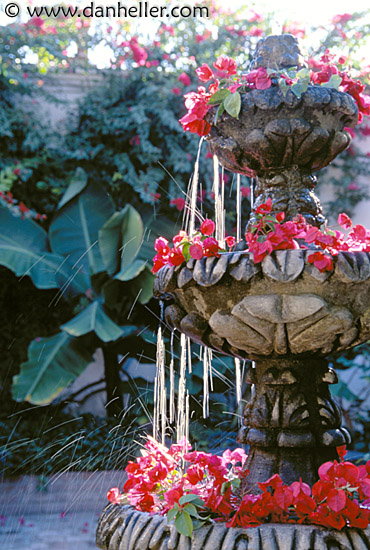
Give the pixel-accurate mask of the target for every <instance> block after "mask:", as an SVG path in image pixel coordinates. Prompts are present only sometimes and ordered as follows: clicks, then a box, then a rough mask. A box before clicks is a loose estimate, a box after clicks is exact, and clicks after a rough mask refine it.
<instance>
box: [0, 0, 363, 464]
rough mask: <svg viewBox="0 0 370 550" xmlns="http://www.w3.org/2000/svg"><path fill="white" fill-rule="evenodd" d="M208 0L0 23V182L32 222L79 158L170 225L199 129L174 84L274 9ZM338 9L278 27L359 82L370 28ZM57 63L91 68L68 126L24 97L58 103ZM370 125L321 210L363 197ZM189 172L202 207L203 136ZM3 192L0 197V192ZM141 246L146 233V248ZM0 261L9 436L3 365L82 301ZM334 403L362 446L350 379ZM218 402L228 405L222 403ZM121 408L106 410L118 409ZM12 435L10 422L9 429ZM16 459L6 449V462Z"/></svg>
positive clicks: (146, 215) (147, 320)
mask: <svg viewBox="0 0 370 550" xmlns="http://www.w3.org/2000/svg"><path fill="white" fill-rule="evenodd" d="M207 5H208V6H209V8H210V10H211V14H212V24H211V25H210V24H209V21H207V20H201V19H192V18H190V19H180V20H178V19H177V20H176V19H174V20H166V21H164V22H158V26H157V28H156V30H155V31H154V30H153V31H152V33H151V35H150V36H148V34H147V33H146V32H142V31H140V26H136V27H135V25H134V24H130V23H128V22H127V21H120V20H114V21H102V22H95V25H94V30H93V31H92V30H91V29H90V27H91V20H90V19H87V18H85V19H84V18H79V19H72V18H64V17H59V18H42V19H41V18H37V17H36V18H33V19H31V20H29V21H27V22H16V23H14V24H11V25H7V26H4V27H0V101H1V105H2V108H1V111H0V151H1V153H0V191H2V192H3V193H4V194H6V193H9V192H10V193H12V196H13V197H14V200H15V201H16V203H17V204H18V206H20V205H23V207H22V208H23V213H25V214H26V215H31V214H32V215H36V212H38V213H40V214H41V215H46V216H47V218H46V220H44V221H37V222H36V223H40V224H42V225H43V227H44V228H45V229H46V230H47V229H48V228H49V226H50V223H51V222H52V220H53V216H55V215H56V211H57V205H58V203H59V201H60V198H61V196H62V195H63V193H64V192H65V191H66V189H67V188H68V186H69V185H70V183H71V181H72V180H73V178H74V175H75V173H76V169H81V168H82V169H83V170H84V172H85V173H86V175H87V181H88V182H89V184H94V185H98V186H99V187H101V188H102V189H103V190H105V191H107V192H108V193H109V194H110V196H111V197H112V198H113V201H114V204H115V207H116V209H117V210H120V209H122V208H124V206H125V205H126V204H128V203H130V204H131V205H133V206H134V207H135V208H136V209H137V210H138V211H139V212H140V214H141V217H142V218H143V221H144V225H145V226H148V225H149V224H150V223H151V222H152V220H153V219H154V220H155V221H156V222H157V225H156V227H157V233H158V234H159V233H162V234H163V233H164V234H166V233H167V235H168V236H171V235H173V234H175V233H176V231H177V229H179V228H180V226H181V222H182V217H183V214H184V210H183V205H184V199H185V193H186V187H187V184H188V181H189V177H190V176H191V172H192V169H193V165H194V161H195V158H196V154H197V149H198V139H197V138H196V137H194V136H193V135H190V134H184V132H183V131H182V128H181V126H180V125H179V124H178V119H179V118H180V117H181V116H182V115H183V114H184V111H185V110H184V106H183V97H182V96H183V94H184V93H187V92H189V91H190V90H192V89H194V88H195V87H196V86H197V85H198V84H199V83H198V80H197V77H196V75H195V68H196V67H197V66H199V65H201V64H202V63H204V62H206V63H208V64H212V62H213V60H214V59H215V58H216V57H217V56H218V55H220V54H227V55H231V56H233V57H234V58H236V59H237V61H238V63H239V64H240V65H242V66H245V67H248V64H249V62H250V59H251V55H252V53H253V50H254V47H255V45H256V43H257V41H258V39H259V37H260V36H261V35H266V34H269V33H271V30H272V24H273V21H274V16H273V14H264V15H262V14H258V13H256V12H254V11H252V10H250V9H248V8H246V7H244V8H240V10H238V11H237V12H236V13H235V12H234V13H232V14H230V13H228V12H225V11H223V10H222V9H221V8H219V7H217V8H216V7H215V5H214V4H212V3H210V2H209V3H207ZM346 15H347V14H343V15H338V16H337V17H336V18H334V19H333V20H332V21H330V22H328V24H327V25H325V27H323V26H322V25H321V26H320V28H316V29H311V28H305V27H304V26H303V25H299V24H297V23H296V22H294V21H289V20H287V21H286V23H285V25H284V31H285V32H292V33H293V34H294V35H296V36H297V37H298V38H299V39H302V41H304V40H305V39H306V41H307V44H308V50H309V52H308V56H309V57H315V58H318V57H319V56H320V55H321V54H322V53H324V51H325V49H326V48H330V50H331V51H333V52H334V53H340V54H342V55H346V56H349V58H350V59H351V62H352V65H353V69H354V71H355V72H357V74H358V76H359V78H360V79H361V80H362V81H364V82H367V80H368V74H369V64H368V61H364V60H362V59H361V57H360V54H359V52H360V51H361V47H362V46H363V45H364V43H365V41H366V39H367V37H368V36H369V34H370V26H369V24H368V23H367V22H366V21H367V20H366V14H364V13H355V14H352V15H351V16H350V17H347V16H346ZM323 29H324V31H323ZM312 37H320V38H319V39H318V38H316V39H315V38H314V39H312ZM308 39H310V40H308ZM25 45H26V46H27V47H26V48H25ZM102 47H105V48H109V50H104V51H109V55H107V60H109V61H107V62H106V63H105V65H106V67H105V68H104V69H100V70H98V69H96V67H95V66H94V64H93V62H92V61H93V59H94V54H93V53H91V52H97V51H98V49H99V48H102ZM73 52H74V53H73ZM31 54H32V57H31ZM66 72H67V73H77V74H81V75H83V74H90V75H91V74H99V75H102V79H101V85H100V86H99V88H97V89H95V90H94V91H93V92H92V93H90V94H89V95H87V96H86V98H85V99H84V100H83V101H82V102H81V103H80V105H79V108H78V111H77V112H75V113H73V114H72V116H71V119H70V121H69V124H68V127H67V129H66V130H65V131H64V132H63V133H61V132H60V131H59V128H57V129H53V128H52V127H50V126H49V125H46V124H45V123H44V122H43V117H41V116H40V115H39V113H38V111H37V109H36V108H35V104H34V102H35V101H38V100H39V99H42V101H49V102H56V105H57V101H58V100H56V99H55V98H52V97H50V96H49V95H48V94H47V92H45V89H46V88H47V86H45V82H46V81H47V78H48V74H49V75H50V74H51V75H53V74H56V73H57V74H63V73H66ZM368 134H369V130H368V128H367V127H366V124H363V125H362V126H361V127H359V129H358V130H356V139H355V141H354V145H353V146H351V148H350V149H349V150H347V151H346V152H345V153H344V154H343V155H342V156H341V158H340V159H339V160H338V161H336V166H337V167H338V168H339V169H340V171H338V172H336V174H338V177H335V178H334V179H331V183H332V185H333V187H332V193H331V199H330V202H329V204H328V207H329V212H330V213H332V214H334V213H338V212H339V211H346V212H347V213H348V214H353V212H354V209H355V208H356V205H358V204H359V202H360V201H361V200H363V199H364V198H368V197H369V191H368V185H367V184H366V183H364V180H361V179H359V178H358V176H359V175H363V174H366V173H368V168H369V158H368V154H366V152H365V153H364V152H363V148H362V147H361V140H362V139H363V138H364V137H366V136H367V135H368ZM356 144H358V145H356ZM200 174H201V178H200V179H201V184H202V189H203V193H202V195H201V197H200V199H201V200H200V201H199V208H200V209H201V211H202V212H203V213H204V214H205V215H206V214H207V215H210V216H212V211H213V205H212V200H211V186H212V160H211V158H209V155H207V148H206V144H203V149H202V154H201V157H200ZM327 177H328V176H327V174H325V172H323V173H322V174H321V175H320V179H321V181H322V182H325V180H326V179H327ZM225 181H226V182H227V183H228V184H229V189H230V194H228V197H227V211H228V219H227V226H228V230H229V231H230V232H232V231H233V229H234V226H235V218H234V214H233V212H234V211H235V209H234V204H235V185H233V175H232V174H231V173H227V172H226V173H225ZM361 182H362V183H361ZM242 186H243V187H245V190H246V191H245V193H244V197H243V212H244V218H245V219H244V221H246V218H247V216H248V213H249V208H250V206H249V197H248V187H249V181H248V180H247V178H243V181H242ZM0 200H1V199H0ZM1 204H2V206H3V208H5V207H7V206H6V205H5V203H4V201H3V202H2V203H1ZM8 206H9V205H8ZM12 208H14V205H13V206H12ZM15 208H16V210H17V208H18V207H15ZM27 209H30V211H29V212H28V211H27ZM19 221H20V222H21V219H20V220H19ZM0 223H1V221H0ZM149 250H150V247H147V248H146V253H147V255H148V259H149V257H150V252H149ZM0 269H1V271H0V276H1V282H2V283H3V284H2V285H1V290H0V292H1V297H2V303H3V304H5V307H3V308H2V313H1V317H0V329H1V334H2V354H1V361H0V384H1V395H2V400H3V404H4V405H3V408H2V412H1V418H0V419H1V420H2V421H3V422H5V423H6V424H7V425H8V426H10V431H9V432H7V436H6V437H7V441H8V438H9V434H11V433H13V434H17V433H18V436H19V437H21V436H20V435H19V434H20V432H17V430H15V429H14V428H15V423H14V421H13V420H9V416H10V415H11V414H14V413H17V414H18V413H22V411H23V410H25V409H27V408H28V407H29V405H27V404H24V403H15V402H14V401H13V400H12V398H11V390H10V388H11V383H12V378H13V376H14V375H16V374H17V373H18V372H19V369H20V366H21V364H22V363H24V362H25V360H26V358H27V347H28V344H29V343H30V342H31V341H32V340H33V339H34V338H36V337H48V336H50V335H52V334H55V333H57V332H58V329H59V326H60V325H62V324H63V323H65V322H66V321H67V320H68V319H70V318H71V317H72V316H73V315H74V314H76V313H78V311H81V309H83V308H84V307H85V306H86V301H87V298H86V296H85V295H76V296H73V297H71V298H70V299H69V301H67V300H66V301H63V300H62V301H59V302H58V306H57V307H52V308H50V307H48V304H50V302H51V301H52V299H53V296H54V295H55V291H54V290H40V289H37V288H35V286H34V285H33V284H32V282H31V281H30V280H29V278H28V277H24V278H22V280H21V281H19V280H18V279H17V278H16V277H15V275H14V274H12V273H11V271H10V270H8V269H6V268H5V267H2V268H0ZM138 307H140V306H138ZM143 312H144V310H140V309H139V310H138V312H137V329H138V333H139V332H140V331H141V330H142V329H143V328H144V327H145V328H146V329H147V330H148V332H149V333H153V331H155V329H156V327H157V318H158V315H159V307H158V304H156V303H155V302H153V301H151V302H149V304H147V306H146V309H145V312H146V314H145V315H144V318H143V319H142V320H141V321H140V320H139V318H141V317H142V316H143ZM149 339H150V338H149ZM127 348H129V349H130V351H131V353H132V355H134V356H136V355H140V354H142V353H143V352H144V353H145V355H146V357H148V360H149V361H154V360H155V350H154V346H150V344H148V343H147V342H145V341H143V342H140V344H138V339H137V338H133V337H131V339H129V340H126V341H118V343H117V344H116V347H115V350H114V353H115V354H116V355H118V354H119V353H121V352H122V354H123V355H124V354H125V353H126V351H127ZM361 352H362V355H363V357H365V360H364V364H363V366H362V367H361V368H362V371H361V372H362V373H363V376H365V377H367V376H368V368H369V367H368V360H367V359H366V357H368V356H369V349H368V346H363V348H362V350H361ZM357 354H358V352H355V353H354V354H353V353H350V354H347V355H343V356H342V357H339V358H333V361H334V362H335V363H336V365H337V366H338V367H339V368H340V367H341V366H342V367H345V368H348V366H351V365H353V363H354V362H355V356H356V355H357ZM366 361H367V362H366ZM225 364H226V366H223V367H222V366H221V365H220V366H219V371H220V372H221V374H222V375H223V376H224V378H222V376H221V378H220V379H219V382H218V384H219V387H218V390H219V391H218V393H216V395H215V396H214V404H213V405H211V409H212V411H213V413H212V414H213V417H212V418H211V419H210V421H201V420H199V422H198V426H199V427H198V428H196V430H195V431H196V432H197V435H196V438H197V439H198V441H199V444H203V445H206V443H205V442H206V441H207V439H208V440H209V438H210V436H212V437H214V432H215V428H213V429H212V428H211V425H212V424H213V426H215V425H218V426H219V428H220V429H221V431H224V432H225V430H226V426H225V424H224V423H225V418H226V419H227V421H228V419H229V418H230V424H229V427H228V428H227V429H228V430H229V431H230V432H233V431H235V430H236V429H237V422H236V420H235V417H233V415H232V413H233V411H234V410H235V395H234V393H235V392H234V389H233V384H232V378H233V374H232V365H230V364H228V363H227V361H226V363H225ZM222 369H226V370H224V372H223V371H222ZM192 383H193V387H192V389H191V393H192V395H193V407H194V408H195V409H197V407H198V406H197V401H198V400H199V399H201V393H202V389H201V386H200V384H199V380H198V379H197V376H196V375H194V376H193V380H192ZM132 384H133V385H132ZM132 384H131V387H129V388H126V389H127V390H128V391H129V392H131V393H132V394H133V396H135V392H136V395H137V396H140V394H143V393H144V394H145V396H146V398H145V410H146V412H147V411H148V410H149V411H150V407H151V405H152V394H151V392H150V391H148V388H147V387H144V382H143V381H140V380H139V381H137V382H135V383H132ZM230 385H231V390H230V387H229V386H230ZM342 390H343V387H342ZM225 391H228V394H229V396H230V395H231V396H232V398H230V399H228V401H225V400H222V398H221V396H222V394H223V393H225ZM230 392H231V393H230ZM133 399H134V397H133ZM343 399H344V398H343ZM343 403H344V405H345V406H347V409H348V410H349V409H350V411H351V412H350V413H348V415H349V416H348V422H352V424H353V426H352V427H353V433H354V434H355V436H356V437H355V446H356V447H358V448H359V449H361V451H366V450H367V444H368V432H369V428H368V425H369V424H368V413H367V411H366V410H363V408H361V399H358V397H357V396H354V395H352V396H351V395H349V394H348V393H347V401H344V402H343ZM348 403H349V405H348ZM198 412H199V411H198ZM225 413H228V414H226V416H225ZM58 414H60V413H58ZM143 416H144V418H145V415H140V418H141V420H140V422H136V424H140V423H141V424H142V423H143V422H144V423H145V421H144V419H143ZM198 416H199V414H198ZM12 418H13V417H12ZM17 418H18V417H16V419H17ZM21 418H22V419H27V415H25V414H24V413H22V415H21ZM120 419H122V417H120V415H119V414H117V415H116V420H117V422H118V421H120ZM25 421H26V420H24V421H23V420H22V423H23V422H25ZM132 422H134V418H133V417H131V416H130V415H128V416H127V417H125V420H124V422H123V424H124V429H125V430H126V429H128V426H131V425H132ZM103 424H104V423H103ZM134 424H135V422H134ZM105 425H106V426H107V430H109V429H110V428H111V425H110V424H109V423H108V424H105ZM17 429H19V425H18V428H17ZM12 430H13V431H12ZM216 432H217V429H216ZM40 435H41V434H40V432H39V427H38V428H37V430H36V431H34V432H33V433H32V434H30V435H29V436H27V437H30V438H31V439H32V440H34V441H36V440H37V441H39V438H40ZM18 436H15V435H12V438H13V440H16V439H17V437H18ZM68 436H69V434H66V437H68ZM214 441H215V443H214V444H215V446H216V447H217V446H218V445H222V438H221V439H220V440H217V436H216V439H215V440H214ZM4 444H5V443H4ZM0 445H1V442H0ZM12 456H13V455H12ZM41 456H42V453H41ZM9 460H10V462H11V461H12V459H10V458H9V453H8V463H9ZM17 460H18V459H17V458H16V457H15V458H14V462H15V463H16V462H17Z"/></svg>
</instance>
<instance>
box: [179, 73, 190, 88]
mask: <svg viewBox="0 0 370 550" xmlns="http://www.w3.org/2000/svg"><path fill="white" fill-rule="evenodd" d="M177 80H178V81H179V82H181V84H183V85H184V86H190V84H191V79H190V76H189V75H187V74H186V73H181V74H180V76H179V78H178V79H177Z"/></svg>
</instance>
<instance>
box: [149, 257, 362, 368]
mask: <svg viewBox="0 0 370 550" xmlns="http://www.w3.org/2000/svg"><path fill="white" fill-rule="evenodd" d="M311 253H312V251H310V250H279V251H276V252H274V253H272V254H271V255H270V256H267V257H266V258H265V259H264V260H263V261H262V262H261V263H260V264H254V262H253V259H252V258H251V255H250V254H249V253H248V252H234V253H228V254H222V255H221V256H220V257H219V258H216V257H211V258H203V259H201V260H190V261H189V262H188V263H187V264H186V265H181V266H178V267H176V268H175V267H164V268H162V269H161V270H160V272H159V273H158V276H157V278H156V281H155V289H154V293H155V295H156V296H157V297H159V298H161V299H167V300H170V302H167V303H168V304H169V305H166V307H165V318H166V321H167V323H168V324H169V325H170V326H171V327H173V328H176V329H178V330H180V331H181V332H184V333H185V334H187V335H188V336H189V337H190V338H191V339H193V340H194V341H196V342H198V343H201V344H204V345H206V346H209V347H211V348H213V349H216V350H218V351H220V352H222V353H225V354H229V355H233V356H236V357H240V358H242V359H256V360H257V359H262V358H264V359H266V358H267V357H270V358H273V357H275V358H277V357H282V356H291V355H294V356H297V355H299V356H304V355H305V354H310V355H312V354H315V355H318V356H325V355H327V354H328V353H331V352H334V351H340V350H343V349H346V348H349V347H352V346H356V345H358V344H360V343H362V342H364V341H366V340H367V339H368V338H369V337H370V254H368V253H365V252H352V253H348V252H341V253H339V254H338V255H337V256H336V257H335V258H333V263H334V269H333V271H332V272H328V271H326V272H323V273H321V272H320V271H319V270H318V269H317V268H316V267H314V266H313V265H312V264H310V263H309V262H308V260H307V257H308V256H309V255H310V254H311Z"/></svg>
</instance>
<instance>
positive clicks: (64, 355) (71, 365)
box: [12, 332, 92, 405]
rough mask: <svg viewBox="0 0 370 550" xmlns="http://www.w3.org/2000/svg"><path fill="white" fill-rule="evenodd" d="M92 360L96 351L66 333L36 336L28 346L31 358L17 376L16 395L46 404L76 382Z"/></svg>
mask: <svg viewBox="0 0 370 550" xmlns="http://www.w3.org/2000/svg"><path fill="white" fill-rule="evenodd" d="M91 361H92V354H91V353H90V352H89V351H88V350H86V349H85V348H84V347H83V346H82V344H81V342H78V341H77V340H76V339H75V338H72V337H71V336H69V335H68V334H67V333H66V332H60V333H58V334H56V335H55V336H51V337H49V338H36V340H34V341H33V342H31V344H30V346H29V348H28V361H27V362H26V363H23V364H22V365H21V370H20V373H19V374H17V375H16V376H14V377H13V386H12V395H13V398H14V399H15V400H16V401H28V402H29V403H33V404H35V405H46V404H48V403H50V402H51V401H52V400H53V399H55V397H57V396H58V395H59V394H60V392H61V391H62V390H63V389H64V388H65V387H67V386H68V385H69V384H70V383H71V382H73V381H74V380H75V379H76V378H77V377H78V376H79V375H80V374H81V373H82V372H83V371H84V369H85V368H86V367H87V365H88V364H89V363H90V362H91Z"/></svg>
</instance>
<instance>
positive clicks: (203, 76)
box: [195, 63, 213, 82]
mask: <svg viewBox="0 0 370 550" xmlns="http://www.w3.org/2000/svg"><path fill="white" fill-rule="evenodd" d="M195 72H196V74H197V75H198V78H199V80H201V81H202V82H208V81H209V80H211V78H213V71H212V69H211V68H210V67H209V66H208V65H207V63H203V65H201V66H200V67H198V68H197V69H195Z"/></svg>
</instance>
